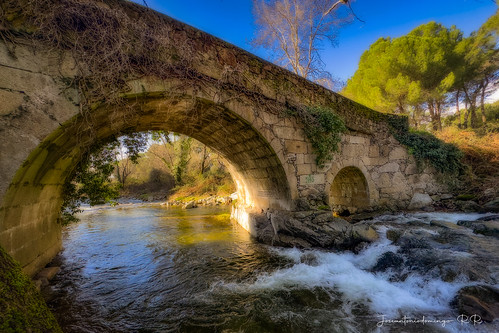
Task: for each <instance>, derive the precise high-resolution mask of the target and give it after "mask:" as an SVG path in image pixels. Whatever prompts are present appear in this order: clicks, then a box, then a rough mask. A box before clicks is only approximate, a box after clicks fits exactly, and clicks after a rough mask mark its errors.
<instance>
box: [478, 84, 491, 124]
mask: <svg viewBox="0 0 499 333" xmlns="http://www.w3.org/2000/svg"><path fill="white" fill-rule="evenodd" d="M488 85H489V79H488V78H486V79H485V82H483V83H482V91H481V94H480V113H481V114H482V122H483V124H484V125H485V124H486V123H487V117H486V116H485V90H486V89H487V86H488Z"/></svg>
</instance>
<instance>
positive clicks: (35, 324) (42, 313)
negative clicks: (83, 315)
mask: <svg viewBox="0 0 499 333" xmlns="http://www.w3.org/2000/svg"><path fill="white" fill-rule="evenodd" d="M0 332H5V333H11V332H33V333H34V332H62V330H61V329H60V327H59V324H58V323H57V321H56V319H55V317H54V315H53V314H52V313H51V312H50V310H49V308H48V307H47V305H46V304H45V301H44V300H43V298H42V296H41V295H40V293H39V292H38V291H37V290H36V288H35V286H34V284H33V283H32V282H31V280H30V279H29V277H27V276H26V275H25V274H24V273H23V272H22V270H21V266H20V265H19V264H18V263H17V262H15V261H14V260H13V259H12V258H11V257H10V256H9V255H8V254H7V253H6V252H5V251H4V249H3V248H1V247H0Z"/></svg>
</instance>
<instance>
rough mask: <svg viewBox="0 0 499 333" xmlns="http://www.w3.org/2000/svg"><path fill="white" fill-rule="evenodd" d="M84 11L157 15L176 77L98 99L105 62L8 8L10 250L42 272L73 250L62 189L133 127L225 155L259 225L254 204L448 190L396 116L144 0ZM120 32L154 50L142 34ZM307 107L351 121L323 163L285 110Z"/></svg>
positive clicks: (128, 85)
mask: <svg viewBox="0 0 499 333" xmlns="http://www.w3.org/2000/svg"><path fill="white" fill-rule="evenodd" d="M21 2H22V1H21ZM14 3H15V2H14ZM70 3H71V1H70ZM75 6H76V5H75ZM79 6H87V7H88V6H94V7H92V8H90V9H92V10H93V12H99V11H100V12H102V13H104V14H106V15H103V17H105V18H109V20H112V19H113V17H115V16H113V15H117V14H119V15H121V16H120V17H121V19H120V22H122V21H126V20H129V21H130V22H136V24H137V25H140V24H142V23H143V24H152V23H151V22H153V23H154V27H150V28H154V29H157V30H158V31H161V32H162V39H160V40H159V43H163V44H164V48H163V49H162V50H163V52H164V53H163V54H161V55H160V56H156V55H155V57H156V58H155V59H154V61H155V63H154V64H155V65H154V66H156V67H157V68H158V70H161V69H162V68H167V69H168V71H161V72H159V73H157V74H156V73H154V72H151V71H147V70H145V71H143V72H142V73H143V75H137V73H138V71H135V72H134V73H121V74H120V73H117V74H116V75H122V77H125V78H126V80H125V81H126V82H125V83H124V84H122V85H121V86H119V87H120V90H119V91H115V92H106V93H107V94H111V95H112V94H114V97H116V98H110V97H113V96H109V95H108V96H105V97H106V98H105V99H100V100H99V99H95V100H93V101H92V103H88V102H87V101H88V100H89V99H88V87H84V86H83V85H81V84H75V82H80V83H81V82H82V80H81V77H82V75H83V74H82V73H86V75H87V76H88V77H90V78H91V77H92V74H93V72H92V71H94V70H95V68H93V67H92V66H93V65H91V64H88V63H84V62H83V63H82V60H81V57H80V58H79V57H78V55H75V53H74V52H73V51H74V50H72V49H71V48H70V47H68V44H67V43H66V44H64V43H54V42H53V41H50V40H48V41H47V40H45V39H44V38H43V32H44V30H43V29H44V27H43V26H40V27H38V26H36V25H35V26H34V25H33V23H32V22H31V21H30V19H29V17H27V16H26V15H27V14H26V13H23V12H22V11H21V10H20V9H18V8H7V9H5V8H4V12H5V13H9V10H11V12H13V13H14V14H15V15H12V17H14V18H11V19H9V20H7V21H6V22H7V23H9V24H10V27H9V29H10V31H9V34H8V35H7V36H8V37H9V38H4V39H1V38H0V41H1V42H0V101H1V102H0V204H1V208H0V245H1V246H2V247H3V248H5V249H6V251H7V252H8V253H10V254H11V255H12V256H13V257H14V258H15V259H17V260H18V261H19V262H20V263H21V264H22V266H23V267H24V270H25V272H26V273H28V274H34V273H35V272H36V271H37V270H38V269H40V268H41V267H43V266H44V265H45V264H46V263H47V262H48V261H50V260H51V258H52V257H53V256H54V255H55V254H56V253H57V252H58V251H59V250H60V248H61V225H60V223H59V222H58V221H59V214H60V207H61V205H62V191H63V185H64V183H65V182H66V180H67V179H68V177H71V175H72V172H73V171H74V169H75V167H76V166H77V164H78V162H79V161H80V159H81V156H82V154H83V153H84V152H86V151H88V150H89V149H91V147H93V146H95V145H96V144H97V143H99V142H102V141H105V140H106V139H107V138H109V137H111V136H115V135H119V134H120V133H125V132H130V131H132V132H133V131H147V130H166V131H175V132H179V133H183V134H186V135H188V136H191V137H193V138H195V139H196V140H199V141H200V142H202V143H204V144H206V145H208V146H209V147H211V148H213V149H214V150H216V151H217V152H219V153H220V154H221V155H222V156H223V157H224V158H225V159H226V161H227V162H228V165H229V169H230V172H231V175H232V177H233V179H234V181H235V183H236V184H237V190H238V193H239V198H240V199H239V200H238V209H237V210H236V212H235V216H236V218H237V219H238V220H239V222H240V223H241V224H242V225H243V226H244V227H245V228H246V229H248V230H251V227H252V226H251V225H249V224H248V223H249V222H248V219H247V213H248V212H251V211H258V212H260V211H261V210H267V209H269V208H272V209H281V210H296V209H310V208H309V207H312V208H317V207H318V206H320V205H329V207H332V208H334V207H336V208H341V209H348V210H349V211H350V212H356V211H362V210H372V209H378V208H390V209H405V208H407V206H408V205H409V203H410V201H411V198H412V197H413V196H414V194H416V193H424V194H429V195H434V194H436V193H437V192H438V191H439V186H437V185H436V183H435V181H434V180H435V174H434V172H433V171H432V170H431V169H429V168H427V169H425V170H419V169H418V168H417V167H416V162H415V160H414V159H413V157H412V156H410V155H409V154H408V152H407V150H406V148H405V147H404V146H402V145H401V144H399V142H398V141H397V140H396V139H395V138H394V137H393V136H392V135H391V128H390V125H389V123H388V120H389V119H390V118H396V116H394V115H387V114H381V113H377V112H375V111H372V110H370V109H367V108H366V107H364V106H362V105H359V104H357V103H355V102H353V101H351V100H348V99H347V98H344V97H342V96H341V95H338V94H336V93H334V92H332V91H329V90H327V89H325V88H323V87H321V86H319V85H316V84H314V83H312V82H310V81H307V80H305V79H303V78H301V77H298V76H296V75H294V74H292V73H290V72H288V71H286V70H284V69H282V68H280V67H277V66H275V65H273V64H271V63H268V62H266V61H264V60H262V59H259V58H258V57H256V56H254V55H252V54H250V53H248V52H246V51H243V50H241V49H239V48H237V47H235V46H233V45H230V44H227V43H226V42H224V41H222V40H219V39H217V38H215V37H213V36H210V35H208V34H206V33H204V32H202V31H199V30H197V29H194V28H192V27H190V26H187V25H185V24H183V23H180V22H177V21H175V20H173V19H171V18H169V17H167V16H164V15H162V14H158V13H155V12H152V11H150V10H148V9H145V8H143V7H141V6H138V5H135V4H133V3H130V2H121V1H117V0H108V1H97V2H95V1H94V2H79ZM84 9H85V8H84ZM87 9H88V8H87ZM80 11H81V12H82V13H85V10H78V11H75V12H80ZM23 15H25V16H23ZM75 15H76V14H75ZM99 22H100V21H99ZM113 22H114V21H113ZM113 22H110V23H109V25H110V26H112V25H113V24H117V23H116V22H114V23H113ZM144 22H146V23H144ZM4 23H5V22H4ZM104 23H106V22H104ZM111 23H113V24H111ZM80 30H84V28H81V29H80ZM127 31H128V30H127ZM125 32H126V31H125ZM40 35H41V36H42V37H40ZM139 37H140V36H139ZM153 37H154V36H153ZM120 38H122V39H124V41H125V42H126V43H129V45H131V46H132V48H139V47H141V46H140V45H137V36H135V35H133V33H122V34H121V35H120ZM96 43H97V42H96ZM130 52H134V51H130ZM158 57H159V58H158ZM106 61H107V60H106V59H104V58H103V59H102V61H101V63H100V64H99V66H101V67H103V68H105V66H106ZM158 62H159V63H160V66H159V67H158V65H157V63H158ZM134 66H136V67H140V66H145V67H146V66H148V62H146V61H145V62H144V63H140V61H139V62H138V63H136V64H135V65H134ZM161 66H163V67H161ZM156 67H155V68H156ZM104 72H105V70H104ZM139 73H140V72H139ZM178 73H181V75H179V74H178ZM104 79H106V77H104ZM109 80H110V81H111V80H112V78H111V77H109ZM109 85H112V84H111V83H109ZM103 87H105V85H104V86H103ZM85 89H87V90H85ZM295 106H322V107H326V108H328V109H330V110H331V111H332V112H334V113H336V114H337V115H339V116H340V117H341V118H342V119H343V120H344V123H345V125H346V126H347V129H348V130H347V132H346V133H344V134H343V136H342V140H341V143H340V147H339V148H340V149H339V152H337V153H335V155H334V157H333V158H332V159H331V160H330V161H328V162H327V163H326V164H325V165H324V166H323V167H322V168H319V167H317V165H316V162H315V158H316V155H315V153H314V150H313V149H312V146H311V143H310V142H309V140H308V138H307V137H306V135H305V134H304V131H303V124H302V123H301V122H300V120H298V119H297V118H296V117H292V116H289V115H287V114H286V112H285V111H286V110H288V109H289V108H292V107H295Z"/></svg>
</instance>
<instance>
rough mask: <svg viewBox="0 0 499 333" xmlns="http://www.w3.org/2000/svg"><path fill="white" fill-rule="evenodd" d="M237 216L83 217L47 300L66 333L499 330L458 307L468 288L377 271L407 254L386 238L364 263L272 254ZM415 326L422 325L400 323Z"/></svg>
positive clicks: (162, 212) (98, 212)
mask: <svg viewBox="0 0 499 333" xmlns="http://www.w3.org/2000/svg"><path fill="white" fill-rule="evenodd" d="M227 213H228V212H227V211H226V210H223V209H216V208H197V209H192V210H180V209H178V210H177V209H165V208H162V207H160V206H153V205H150V206H147V205H142V206H137V205H132V206H122V207H117V208H101V209H89V210H86V211H85V212H83V213H82V214H81V215H80V218H81V222H79V223H77V224H73V225H71V226H69V227H67V228H66V229H65V230H64V234H63V246H64V250H63V251H62V252H61V254H60V255H59V257H58V258H57V261H58V262H59V264H60V265H61V272H60V273H59V274H58V275H57V276H56V278H55V279H54V280H53V282H52V285H51V287H50V289H51V291H47V292H46V294H47V295H48V296H47V297H48V298H49V301H48V304H49V306H50V307H51V308H52V309H53V311H54V313H55V314H56V317H57V318H58V320H59V322H60V324H61V326H62V328H63V330H64V332H67V333H70V332H402V331H404V332H455V331H461V332H494V331H495V330H494V327H492V326H490V325H489V326H487V325H480V326H474V325H471V324H470V323H459V321H458V320H457V318H456V314H455V313H454V312H453V311H452V310H451V309H450V307H449V302H450V301H451V300H452V298H453V297H454V296H455V294H456V292H457V291H458V290H459V289H460V288H461V287H462V286H464V285H465V284H466V283H465V281H459V280H458V281H454V282H452V283H448V282H443V281H442V280H440V279H434V278H428V277H425V276H419V275H410V276H409V277H407V278H406V279H405V280H404V281H393V279H392V276H390V274H389V273H386V272H385V273H376V274H375V273H372V272H371V271H370V269H371V268H372V267H373V266H374V265H375V263H376V261H377V259H378V258H379V256H380V255H381V254H383V253H384V252H387V251H394V252H396V250H397V248H396V246H394V245H392V244H391V242H390V241H389V240H387V239H386V237H385V236H384V235H382V237H381V239H380V240H379V241H378V242H376V243H374V244H372V245H370V246H369V247H368V248H366V249H364V250H363V251H362V252H361V253H359V254H353V253H350V252H344V253H333V252H331V251H321V250H307V251H302V250H297V249H281V248H272V247H269V246H265V245H261V244H258V243H256V242H254V241H253V240H252V239H251V238H250V237H249V235H248V233H247V232H246V231H245V230H243V229H242V228H241V227H240V226H238V225H237V224H234V223H232V222H231V221H230V219H229V217H228V214H227ZM452 218H456V219H457V217H455V216H452V215H451V216H449V219H452ZM404 317H405V318H406V319H409V318H411V319H413V320H419V322H416V323H411V322H408V321H406V322H403V323H395V322H390V320H403V319H404ZM423 318H424V319H425V320H429V321H434V322H433V323H432V322H428V321H427V322H425V323H422V322H421V321H422V320H423ZM495 328H496V329H497V326H495Z"/></svg>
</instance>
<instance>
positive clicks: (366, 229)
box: [352, 224, 379, 243]
mask: <svg viewBox="0 0 499 333" xmlns="http://www.w3.org/2000/svg"><path fill="white" fill-rule="evenodd" d="M352 232H353V237H354V238H357V239H360V240H361V241H363V242H368V243H372V242H374V241H377V240H378V238H379V236H378V233H377V232H376V230H374V229H373V228H372V227H371V226H370V225H367V224H356V225H354V226H353V227H352Z"/></svg>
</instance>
